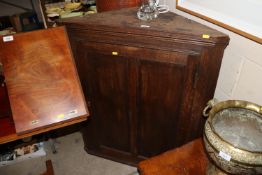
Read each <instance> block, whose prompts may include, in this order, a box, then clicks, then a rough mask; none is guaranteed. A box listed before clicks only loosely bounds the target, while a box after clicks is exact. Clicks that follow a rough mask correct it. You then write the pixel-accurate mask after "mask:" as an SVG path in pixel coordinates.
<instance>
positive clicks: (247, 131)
mask: <svg viewBox="0 0 262 175" xmlns="http://www.w3.org/2000/svg"><path fill="white" fill-rule="evenodd" d="M208 108H211V110H210V111H209V113H207V112H206V111H207V109H208ZM207 114H208V116H209V118H208V119H207V121H206V124H205V129H204V143H205V148H206V150H207V153H208V154H209V156H210V158H211V159H212V160H213V162H214V163H215V164H216V165H217V166H218V167H219V168H221V169H222V170H224V171H225V172H227V173H230V174H239V175H240V174H241V175H249V174H250V175H251V174H252V175H254V174H262V108H261V106H259V105H257V104H254V103H250V102H247V101H240V100H229V101H225V102H220V103H217V104H215V103H213V102H209V103H208V107H207V108H205V110H204V115H207ZM207 174H210V175H211V174H216V175H218V174H225V173H223V172H222V171H221V170H219V169H218V168H215V167H214V166H209V168H208V170H207Z"/></svg>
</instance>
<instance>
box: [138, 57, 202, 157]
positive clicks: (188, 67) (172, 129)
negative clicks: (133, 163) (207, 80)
mask: <svg viewBox="0 0 262 175" xmlns="http://www.w3.org/2000/svg"><path fill="white" fill-rule="evenodd" d="M183 57H184V58H183ZM176 59H177V60H183V61H180V62H177V63H176V62H169V61H158V60H157V59H155V60H154V59H152V60H141V61H140V65H139V75H138V77H139V78H138V84H139V85H138V92H139V94H138V104H137V105H138V114H139V117H138V138H137V139H138V140H137V143H138V154H139V155H140V156H142V157H151V156H154V155H157V154H160V153H162V152H164V151H166V150H169V149H172V148H175V147H177V146H179V145H181V144H182V143H179V141H180V137H183V134H185V133H183V128H186V125H187V123H186V122H184V121H185V119H186V118H188V117H189V116H190V106H191V105H190V103H191V102H192V97H193V86H194V85H193V84H194V77H195V76H194V74H195V71H196V68H197V66H196V65H197V64H196V63H197V59H196V58H194V57H193V58H191V57H189V56H188V57H185V56H182V55H181V56H180V55H179V54H176V55H174V60H176ZM183 118H185V119H183ZM178 128H179V129H178ZM180 128H182V129H181V130H180Z"/></svg>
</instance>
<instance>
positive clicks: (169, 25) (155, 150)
mask: <svg viewBox="0 0 262 175" xmlns="http://www.w3.org/2000/svg"><path fill="white" fill-rule="evenodd" d="M136 12H137V8H127V9H122V10H118V11H110V12H104V13H99V14H95V15H92V16H91V15H90V16H86V17H81V18H71V19H67V20H62V21H60V24H64V25H65V26H66V28H67V32H68V35H69V40H70V43H71V45H72V49H73V54H74V58H75V62H76V65H77V69H78V73H79V77H80V81H81V84H82V87H83V91H84V94H85V97H86V99H88V100H89V101H88V102H87V103H88V105H89V107H90V111H91V117H90V120H89V122H88V123H87V125H86V128H85V130H84V131H83V135H84V141H85V149H86V150H87V152H89V153H91V154H95V155H99V156H102V157H106V158H109V159H113V160H116V161H120V162H124V163H128V164H136V163H137V162H138V161H139V160H142V159H144V158H147V157H151V156H154V155H157V154H159V153H161V152H163V151H166V150H168V149H172V148H175V147H178V146H180V145H182V144H184V143H186V142H188V141H190V140H192V139H194V138H196V137H199V136H201V134H202V129H203V124H204V119H203V117H202V109H203V108H204V106H205V104H206V102H207V101H208V100H209V99H210V98H212V97H213V94H214V90H215V87H216V82H217V78H218V73H219V69H220V65H221V60H222V57H223V52H224V49H225V47H226V46H227V45H228V42H229V38H228V36H227V35H225V34H223V33H221V32H218V31H216V30H213V29H211V28H209V27H206V26H204V25H201V24H199V23H197V22H194V21H192V20H189V19H186V18H184V17H182V16H179V15H177V14H174V13H171V12H169V13H165V14H161V15H160V16H159V17H158V18H157V19H155V20H153V21H149V22H144V21H140V20H138V19H137V17H136Z"/></svg>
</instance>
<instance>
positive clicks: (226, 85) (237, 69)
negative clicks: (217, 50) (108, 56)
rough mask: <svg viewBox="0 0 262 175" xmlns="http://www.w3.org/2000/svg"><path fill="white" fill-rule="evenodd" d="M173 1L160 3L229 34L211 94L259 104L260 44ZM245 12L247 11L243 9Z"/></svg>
mask: <svg viewBox="0 0 262 175" xmlns="http://www.w3.org/2000/svg"><path fill="white" fill-rule="evenodd" d="M175 2H176V1H175V0H162V1H161V0H160V4H167V5H168V6H169V8H170V10H171V11H173V12H175V13H177V14H180V15H182V16H185V17H187V18H190V19H192V20H195V21H197V22H200V23H202V24H204V25H207V26H209V27H211V28H214V29H216V30H219V31H221V32H223V33H225V34H228V35H229V37H230V43H229V45H228V47H227V48H226V50H225V53H224V57H223V61H222V65H221V69H220V74H219V79H218V82H217V87H216V91H215V95H214V97H215V98H217V99H218V100H220V101H222V100H228V99H234V100H236V99H240V100H247V101H251V102H254V103H257V104H259V105H262V78H261V77H262V45H261V44H258V43H256V42H253V41H251V40H249V39H247V38H244V37H242V36H240V35H238V34H235V33H233V32H230V31H229V30H226V29H224V28H221V27H219V26H217V25H214V24H212V23H209V22H207V21H204V20H201V19H200V18H197V17H195V16H192V15H189V14H187V13H184V12H182V11H179V10H177V9H176V8H175ZM225 6H226V5H225ZM245 13H249V12H248V11H245ZM261 25H262V24H261Z"/></svg>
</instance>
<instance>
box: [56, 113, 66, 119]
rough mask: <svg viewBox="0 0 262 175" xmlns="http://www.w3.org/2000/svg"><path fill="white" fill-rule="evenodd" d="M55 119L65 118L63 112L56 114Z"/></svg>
mask: <svg viewBox="0 0 262 175" xmlns="http://www.w3.org/2000/svg"><path fill="white" fill-rule="evenodd" d="M56 118H57V119H63V118H65V114H59V115H57V116H56Z"/></svg>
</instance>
